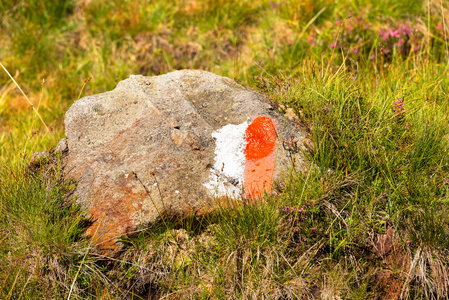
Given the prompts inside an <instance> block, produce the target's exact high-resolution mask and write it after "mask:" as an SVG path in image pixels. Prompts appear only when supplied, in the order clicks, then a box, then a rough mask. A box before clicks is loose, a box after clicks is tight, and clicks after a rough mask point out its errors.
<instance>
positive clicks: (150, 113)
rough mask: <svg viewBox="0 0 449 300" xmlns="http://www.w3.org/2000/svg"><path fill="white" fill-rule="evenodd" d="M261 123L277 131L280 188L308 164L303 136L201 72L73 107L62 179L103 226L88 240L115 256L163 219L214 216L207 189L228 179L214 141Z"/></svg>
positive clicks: (259, 101)
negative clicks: (120, 241) (218, 164)
mask: <svg viewBox="0 0 449 300" xmlns="http://www.w3.org/2000/svg"><path fill="white" fill-rule="evenodd" d="M257 116H268V117H270V118H272V119H273V121H274V123H275V125H276V130H277V135H278V142H277V148H278V151H277V154H276V170H275V173H274V178H275V179H280V178H281V176H282V174H285V172H286V171H288V169H289V168H290V167H291V165H292V160H295V165H296V166H300V165H301V162H302V158H301V156H300V153H299V151H298V150H299V148H301V147H302V146H301V145H302V141H303V138H304V134H303V133H302V132H301V131H300V130H299V128H298V127H296V126H295V125H294V124H293V123H291V121H289V120H285V118H284V116H282V115H281V114H279V113H278V112H277V110H276V109H275V108H274V107H273V106H272V105H271V104H270V103H269V101H267V100H266V99H265V98H264V97H263V96H262V95H261V94H259V93H257V92H254V91H252V90H249V89H246V88H244V87H242V86H241V85H239V84H237V83H236V82H234V81H232V80H231V79H229V78H225V77H220V76H217V75H215V74H212V73H209V72H204V71H194V70H183V71H175V72H172V73H168V74H165V75H161V76H154V77H145V76H135V75H132V76H130V78H128V79H126V80H124V81H121V82H120V83H119V84H118V85H117V87H116V88H115V89H114V90H112V91H110V92H106V93H103V94H98V95H93V96H88V97H84V98H82V99H80V100H78V101H75V103H74V104H73V105H72V106H71V107H70V109H69V110H68V112H67V113H66V116H65V129H66V138H67V146H68V153H67V154H66V156H65V159H64V163H65V168H64V170H65V176H66V177H70V178H74V179H76V180H77V181H78V185H77V187H76V189H75V191H74V195H76V197H77V198H76V201H77V202H78V203H80V204H81V206H82V207H83V208H84V209H85V210H87V211H89V213H90V214H91V215H92V217H93V219H94V220H95V222H94V223H93V225H92V226H91V227H90V228H89V230H88V235H90V236H93V237H94V242H95V244H96V245H97V247H98V248H99V249H101V250H105V251H114V250H117V244H116V243H115V242H116V241H117V238H118V237H120V236H122V235H125V234H131V233H132V232H133V231H135V230H136V229H138V228H139V227H140V226H145V225H146V224H149V223H152V222H155V221H157V220H158V219H159V218H160V215H161V214H162V213H164V212H167V211H169V212H171V213H178V214H181V215H185V214H189V213H193V212H201V211H205V210H206V209H210V208H211V207H213V201H214V200H213V199H212V198H213V197H211V196H213V195H211V194H210V190H208V189H207V188H206V187H205V184H206V183H207V182H209V181H210V176H211V172H215V173H217V172H218V173H219V172H220V170H215V169H214V168H213V165H214V148H215V140H214V138H213V136H212V133H213V132H214V131H216V130H218V129H220V128H222V127H223V126H225V125H227V124H241V123H244V122H248V123H251V121H252V120H253V119H254V118H255V117H257ZM61 147H62V146H61ZM64 150H65V149H64ZM223 181H224V182H223V184H228V185H231V184H233V185H236V184H237V185H242V183H239V182H235V180H233V179H232V178H226V177H223ZM236 201H240V200H236Z"/></svg>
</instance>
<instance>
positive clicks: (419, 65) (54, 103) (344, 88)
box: [0, 0, 449, 299]
mask: <svg viewBox="0 0 449 300" xmlns="http://www.w3.org/2000/svg"><path fill="white" fill-rule="evenodd" d="M0 13H1V16H2V18H1V19H0V44H1V45H2V46H1V47H0V62H1V63H2V65H3V66H4V67H5V69H6V70H7V71H8V72H9V74H10V75H11V76H12V77H13V78H14V80H12V78H10V76H9V75H8V73H7V72H6V70H4V69H3V68H2V69H1V70H0V298H1V299H37V298H42V299H64V298H66V299H97V298H99V299H158V298H161V297H165V298H167V299H229V298H238V299H321V298H322V299H397V298H403V299H428V298H433V299H447V298H449V297H448V295H449V227H448V226H449V206H448V202H449V193H448V192H449V158H448V156H447V154H446V153H447V152H446V151H447V150H448V149H447V148H448V146H449V126H448V115H449V105H448V102H449V95H448V91H449V76H448V75H447V74H449V43H448V38H449V4H448V3H447V1H443V0H428V1H418V0H412V1H405V0H399V1H398V0H395V1H393V0H382V1H374V0H366V1H358V0H337V1H330V0H319V1H311V0H310V1H309V0H288V1H276V0H275V1H266V0H256V1H242V0H239V1H237V0H226V1H225V0H215V1H211V0H173V1H162V0H152V1H150V0H147V1H115V0H110V1H103V0H99V1H89V0H80V1H75V0H70V1H69V0H62V1H37V0H30V1H12V0H0ZM182 68H190V69H204V70H207V71H211V72H214V73H216V74H219V75H223V76H228V77H230V78H234V79H235V80H236V81H238V82H240V83H241V84H244V85H246V86H249V87H251V88H254V89H257V90H260V91H261V92H263V93H265V94H266V95H267V96H268V97H270V99H272V100H273V101H275V102H277V103H279V104H282V105H280V107H281V109H282V111H283V112H285V110H286V109H287V108H290V109H292V110H293V111H294V112H295V114H296V115H297V116H298V118H299V119H300V120H301V122H302V126H303V128H304V129H305V130H306V131H307V132H308V133H309V134H310V139H309V141H308V142H307V145H308V151H307V152H306V153H304V155H306V156H307V158H308V160H309V161H310V167H309V170H308V171H307V172H305V173H292V174H290V175H291V176H290V177H289V181H288V182H285V183H275V184H276V189H275V191H274V192H273V193H271V194H270V195H266V197H265V199H264V201H262V202H261V203H258V204H256V205H248V204H247V203H246V202H245V201H242V202H237V203H235V205H232V206H231V207H227V208H221V209H218V210H217V211H216V212H214V213H213V214H210V215H207V216H202V217H195V218H191V219H183V220H180V219H179V218H175V217H170V216H167V217H166V218H165V219H164V222H163V223H162V224H157V225H154V226H152V227H151V228H142V229H141V230H140V231H139V232H136V234H135V235H134V236H132V237H127V238H126V239H124V241H123V242H125V243H126V244H127V250H126V252H125V253H123V254H122V256H121V257H120V258H119V259H115V258H108V257H102V256H99V255H98V254H96V253H95V251H94V250H93V249H92V247H91V245H90V242H89V240H86V239H84V238H83V232H84V230H85V228H86V226H87V223H88V220H86V219H85V217H83V214H82V212H81V211H80V209H79V208H78V207H76V206H75V205H70V204H69V203H67V201H65V200H66V199H65V198H64V194H65V193H66V192H67V191H69V190H70V189H72V188H73V186H74V184H75V183H73V182H61V181H62V180H61V178H60V174H59V160H58V157H57V156H52V157H50V158H47V159H44V160H41V161H39V162H37V163H35V164H34V165H33V166H32V167H30V166H28V161H29V158H30V156H31V154H32V153H33V152H36V151H43V150H48V149H50V148H52V147H54V146H56V144H57V142H58V141H59V140H60V138H62V137H63V136H64V128H63V119H64V112H65V111H66V110H67V109H68V108H69V107H70V105H71V104H72V103H73V101H75V100H76V99H78V98H80V97H82V96H86V95H92V94H96V93H101V92H104V91H107V90H111V89H112V88H114V87H115V85H116V84H117V82H118V81H120V80H123V79H125V78H127V77H128V76H129V75H130V74H143V75H158V74H163V73H166V72H169V71H172V70H176V69H182ZM15 82H17V84H18V85H19V86H20V87H21V89H22V91H23V93H22V92H21V91H20V90H19V89H18V87H17V86H16V83H15ZM25 95H26V96H25ZM33 107H34V108H33ZM44 175H45V176H44ZM149 295H150V296H149Z"/></svg>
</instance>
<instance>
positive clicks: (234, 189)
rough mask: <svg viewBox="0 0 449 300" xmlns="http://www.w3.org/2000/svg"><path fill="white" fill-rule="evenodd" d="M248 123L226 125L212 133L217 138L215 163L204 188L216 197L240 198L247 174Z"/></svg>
mask: <svg viewBox="0 0 449 300" xmlns="http://www.w3.org/2000/svg"><path fill="white" fill-rule="evenodd" d="M248 125H249V124H248V123H247V122H244V123H242V124H240V125H232V124H229V125H226V126H223V127H222V128H220V129H217V130H216V131H214V132H213V133H212V137H214V138H215V163H214V166H213V168H212V169H211V175H210V180H209V182H207V183H205V184H204V186H205V187H206V188H207V189H208V190H209V191H210V192H211V194H212V195H213V196H215V197H223V196H229V197H239V196H240V195H241V194H242V187H243V186H244V179H245V177H244V174H245V154H244V153H243V152H244V150H245V147H246V139H245V132H246V128H248Z"/></svg>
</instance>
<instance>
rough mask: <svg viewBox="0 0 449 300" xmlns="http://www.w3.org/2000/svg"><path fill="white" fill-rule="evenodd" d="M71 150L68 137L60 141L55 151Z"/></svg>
mask: <svg viewBox="0 0 449 300" xmlns="http://www.w3.org/2000/svg"><path fill="white" fill-rule="evenodd" d="M68 150H69V148H68V147H67V139H66V138H63V139H61V140H60V141H59V143H58V145H57V146H56V149H55V151H56V152H60V153H65V152H67V151H68Z"/></svg>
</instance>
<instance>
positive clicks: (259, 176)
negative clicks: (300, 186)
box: [244, 116, 277, 199]
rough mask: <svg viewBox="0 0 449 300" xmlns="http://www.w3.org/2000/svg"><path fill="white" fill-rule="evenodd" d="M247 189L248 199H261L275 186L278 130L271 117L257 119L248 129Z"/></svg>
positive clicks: (246, 149)
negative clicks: (274, 175)
mask: <svg viewBox="0 0 449 300" xmlns="http://www.w3.org/2000/svg"><path fill="white" fill-rule="evenodd" d="M245 134H246V148H245V152H244V153H245V157H246V162H245V189H246V197H250V198H252V199H254V198H257V197H260V196H261V195H262V194H263V192H264V191H265V192H270V191H271V186H272V184H273V174H274V172H273V171H274V164H275V154H276V138H277V134H276V129H275V127H274V124H273V121H272V120H271V119H270V118H269V117H260V116H259V117H257V118H255V119H254V121H253V123H252V124H250V125H249V126H248V128H247V129H246V133H245Z"/></svg>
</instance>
